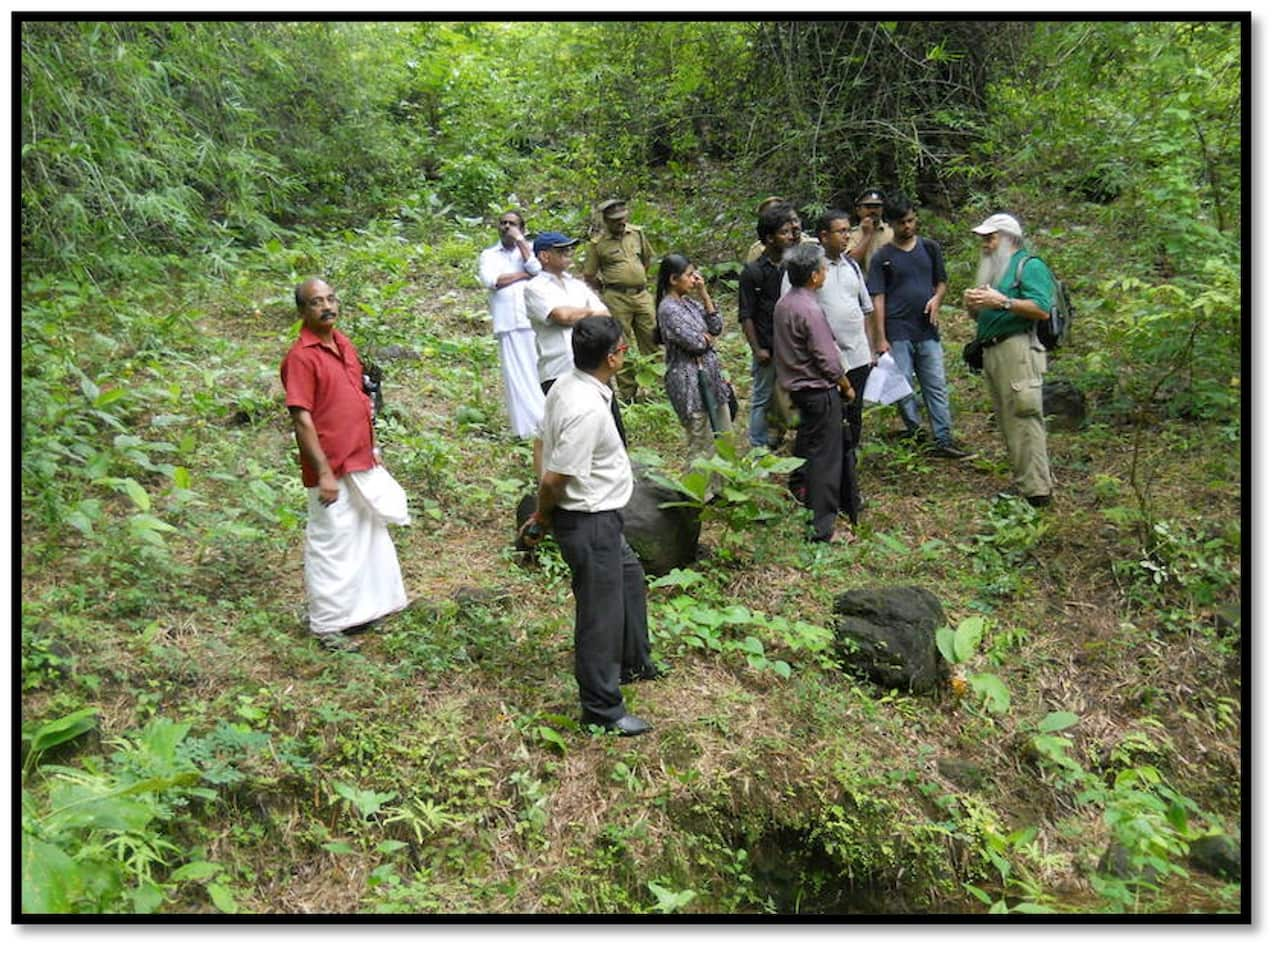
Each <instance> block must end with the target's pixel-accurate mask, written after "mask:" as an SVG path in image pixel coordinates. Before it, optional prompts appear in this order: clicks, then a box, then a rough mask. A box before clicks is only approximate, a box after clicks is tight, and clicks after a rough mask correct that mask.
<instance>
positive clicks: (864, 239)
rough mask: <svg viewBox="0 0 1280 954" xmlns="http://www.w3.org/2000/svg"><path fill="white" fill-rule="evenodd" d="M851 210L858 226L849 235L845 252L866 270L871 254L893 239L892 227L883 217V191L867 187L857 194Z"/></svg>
mask: <svg viewBox="0 0 1280 954" xmlns="http://www.w3.org/2000/svg"><path fill="white" fill-rule="evenodd" d="M853 211H854V213H855V214H856V215H857V217H858V218H857V222H858V226H857V228H855V229H854V230H853V234H852V235H850V236H849V246H848V247H847V248H846V249H845V254H847V255H848V256H849V257H850V258H851V259H853V260H854V261H855V262H857V263H858V266H859V267H860V268H861V269H862V270H863V272H866V270H867V266H868V265H870V264H871V256H872V255H874V254H875V253H876V252H878V251H880V249H881V247H882V246H885V245H888V244H889V242H890V241H892V239H893V229H891V228H890V227H889V223H888V222H885V221H884V219H883V215H884V193H883V192H881V191H880V190H879V189H867V190H866V191H864V192H863V193H862V195H860V196H858V201H857V202H856V203H855V204H854V207H853Z"/></svg>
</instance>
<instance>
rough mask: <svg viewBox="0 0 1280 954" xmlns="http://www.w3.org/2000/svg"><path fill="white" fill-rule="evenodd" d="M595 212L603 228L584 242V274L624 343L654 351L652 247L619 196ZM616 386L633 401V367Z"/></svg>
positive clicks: (644, 351)
mask: <svg viewBox="0 0 1280 954" xmlns="http://www.w3.org/2000/svg"><path fill="white" fill-rule="evenodd" d="M596 211H598V212H599V213H600V215H601V216H602V217H603V219H604V224H605V231H604V234H603V235H597V236H595V237H594V238H592V239H591V242H590V244H589V245H588V246H587V262H586V266H585V267H584V268H583V270H582V277H583V279H585V280H586V282H587V284H588V285H591V286H592V287H594V288H596V289H598V290H599V292H600V297H601V298H602V299H603V300H604V303H605V307H607V308H608V309H609V314H610V315H612V316H613V317H614V318H616V319H617V320H618V323H619V324H620V325H622V330H623V331H624V332H625V334H626V336H627V344H628V345H629V346H630V347H632V348H638V349H639V351H640V353H641V354H652V353H653V352H654V351H655V350H657V345H655V344H654V343H653V331H654V328H655V326H656V321H655V319H654V311H653V296H652V294H650V291H649V287H648V270H649V263H650V262H652V261H653V249H652V248H651V247H650V246H649V240H648V239H647V238H645V235H644V232H643V231H642V230H641V229H638V228H636V227H635V226H634V225H630V224H628V223H627V204H626V203H625V202H623V201H622V200H621V199H609V200H607V201H605V202H602V203H600V205H599V206H598V207H597V209H596ZM617 385H618V396H619V397H620V398H621V399H622V400H624V401H634V400H635V398H636V375H635V371H634V370H633V369H632V368H630V367H623V368H622V369H621V370H619V372H618V376H617Z"/></svg>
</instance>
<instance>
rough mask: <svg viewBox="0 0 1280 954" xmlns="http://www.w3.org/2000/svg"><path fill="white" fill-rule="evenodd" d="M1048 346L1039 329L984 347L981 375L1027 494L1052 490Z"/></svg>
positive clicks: (1020, 488)
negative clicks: (1037, 332)
mask: <svg viewBox="0 0 1280 954" xmlns="http://www.w3.org/2000/svg"><path fill="white" fill-rule="evenodd" d="M1047 364H1048V358H1047V356H1046V354H1045V350H1044V345H1042V344H1041V343H1040V342H1039V341H1038V340H1037V339H1036V337H1035V333H1034V332H1032V333H1030V334H1025V335H1023V334H1018V335H1013V336H1012V337H1009V338H1005V339H1004V340H1003V341H1001V342H999V343H998V344H993V345H991V346H989V347H987V348H984V349H983V352H982V376H983V378H985V379H986V382H987V390H988V391H990V392H991V402H992V404H993V405H994V408H995V412H996V422H997V423H998V424H999V425H1000V434H1001V435H1002V436H1003V437H1004V445H1005V447H1006V448H1007V449H1008V451H1009V469H1010V470H1011V471H1012V472H1013V480H1014V483H1015V484H1016V485H1017V487H1018V492H1019V493H1021V494H1022V495H1023V496H1024V497H1045V496H1048V495H1049V494H1051V493H1052V492H1053V474H1052V473H1051V472H1050V470H1049V448H1048V445H1047V442H1046V439H1045V424H1044V398H1043V389H1044V372H1045V367H1046V366H1047Z"/></svg>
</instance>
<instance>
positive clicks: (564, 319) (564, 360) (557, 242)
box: [524, 232, 609, 394]
mask: <svg viewBox="0 0 1280 954" xmlns="http://www.w3.org/2000/svg"><path fill="white" fill-rule="evenodd" d="M577 244H578V239H572V238H569V236H567V235H564V234H563V233H561V232H540V233H539V234H538V237H537V238H535V239H534V240H533V254H534V255H536V256H537V257H538V262H539V264H540V265H541V266H542V272H541V274H539V275H538V276H537V277H536V278H534V279H533V280H532V281H530V282H529V283H528V284H526V285H525V288H524V301H525V308H526V310H527V312H528V315H529V321H530V323H531V324H532V325H533V330H534V334H535V336H536V340H537V343H538V381H539V382H540V384H541V387H542V391H543V393H544V394H545V393H547V392H548V391H550V390H551V385H552V384H553V383H555V380H556V378H558V377H560V375H562V374H565V373H567V372H569V371H571V370H573V347H572V345H571V343H570V342H571V337H570V336H571V334H572V331H573V326H574V324H575V323H576V322H578V321H581V320H582V319H583V318H588V317H591V316H601V315H604V316H607V315H608V314H609V309H608V308H606V307H605V304H604V302H603V301H601V300H600V296H599V295H597V294H596V293H595V292H594V291H592V290H591V288H590V286H588V285H587V283H586V282H584V281H582V280H581V279H577V278H574V277H573V276H572V275H570V274H569V271H568V269H569V266H570V265H572V264H573V248H574V246H575V245H577Z"/></svg>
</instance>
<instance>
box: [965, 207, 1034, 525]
mask: <svg viewBox="0 0 1280 954" xmlns="http://www.w3.org/2000/svg"><path fill="white" fill-rule="evenodd" d="M973 232H974V233H976V234H977V235H979V236H981V237H982V258H981V260H980V262H979V264H978V274H977V277H976V279H975V285H976V287H974V288H967V289H965V293H964V304H965V308H967V309H968V310H969V314H970V316H972V317H973V318H974V319H976V320H977V322H978V340H979V342H981V344H982V376H983V378H985V379H986V382H987V389H988V390H989V391H990V392H991V401H992V404H993V405H994V406H995V412H996V421H997V422H998V423H999V425H1000V433H1001V435H1003V437H1004V443H1005V447H1006V448H1007V449H1008V451H1009V466H1010V469H1011V470H1012V472H1013V479H1014V482H1015V483H1016V484H1017V487H1018V492H1019V493H1021V494H1022V495H1023V496H1024V497H1026V499H1027V502H1028V503H1030V504H1031V505H1032V506H1033V507H1043V506H1045V505H1046V504H1048V503H1049V502H1050V501H1051V500H1052V499H1053V474H1052V473H1051V472H1050V470H1049V450H1048V447H1047V445H1046V442H1045V426H1044V403H1043V400H1042V393H1041V392H1042V385H1043V383H1044V372H1045V367H1046V364H1047V360H1048V359H1047V357H1046V353H1045V348H1044V345H1042V344H1041V343H1040V340H1039V338H1037V337H1036V322H1038V321H1047V320H1048V318H1049V312H1050V309H1051V308H1052V307H1053V298H1054V291H1053V276H1052V274H1051V273H1050V271H1049V267H1048V266H1047V265H1046V264H1045V263H1044V262H1042V261H1041V260H1040V259H1039V258H1034V257H1031V256H1030V255H1029V254H1028V253H1027V251H1026V249H1024V248H1023V247H1022V245H1023V241H1022V226H1021V225H1020V224H1019V223H1018V220H1017V219H1016V218H1014V217H1013V216H1012V215H1009V214H1008V213H1006V212H1000V213H997V214H996V215H993V216H990V217H989V218H988V219H986V220H985V221H984V222H983V223H982V224H981V225H979V226H977V227H976V228H974V229H973ZM1024 259H1026V264H1025V265H1023V266H1022V275H1021V277H1020V279H1019V276H1018V266H1019V263H1020V262H1022V261H1023V260H1024Z"/></svg>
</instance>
